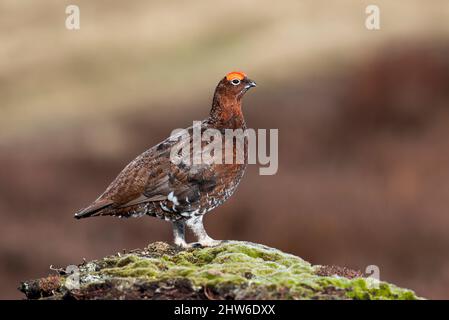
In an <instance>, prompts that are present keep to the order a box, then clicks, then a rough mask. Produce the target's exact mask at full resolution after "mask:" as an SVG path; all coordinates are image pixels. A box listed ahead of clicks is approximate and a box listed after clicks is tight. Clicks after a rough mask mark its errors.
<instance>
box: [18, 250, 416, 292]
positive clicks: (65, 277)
mask: <svg viewBox="0 0 449 320" xmlns="http://www.w3.org/2000/svg"><path fill="white" fill-rule="evenodd" d="M19 289H20V290H21V291H22V292H24V293H25V295H26V297H27V298H28V299H43V298H44V299H82V300H83V299H399V300H409V299H420V298H419V297H417V296H416V295H415V293H414V292H413V291H411V290H408V289H402V288H399V287H397V286H395V285H393V284H389V283H386V282H383V281H377V280H376V279H373V278H369V277H363V275H362V274H361V273H360V272H358V271H354V270H350V269H347V268H342V267H336V266H313V265H311V264H310V263H308V262H306V261H304V260H302V259H301V258H299V257H296V256H294V255H291V254H287V253H284V252H281V251H279V250H276V249H273V248H270V247H267V246H263V245H260V244H254V243H249V242H237V241H229V242H224V243H223V244H221V245H219V246H217V247H212V248H195V249H189V250H182V249H180V248H177V247H174V246H171V245H169V244H166V243H163V242H155V243H152V244H150V245H149V246H148V247H147V248H145V249H139V250H132V251H130V252H127V253H124V254H119V253H118V254H116V255H113V256H108V257H105V258H103V259H101V260H95V261H90V262H84V263H82V264H80V265H78V266H71V267H70V268H67V269H66V270H65V271H64V270H60V271H59V274H58V275H51V276H49V277H47V278H42V279H37V280H31V281H26V282H23V283H22V284H21V286H20V288H19Z"/></svg>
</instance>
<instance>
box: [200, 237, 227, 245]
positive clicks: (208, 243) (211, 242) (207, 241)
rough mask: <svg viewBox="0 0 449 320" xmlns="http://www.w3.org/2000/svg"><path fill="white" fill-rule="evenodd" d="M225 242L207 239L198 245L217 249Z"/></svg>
mask: <svg viewBox="0 0 449 320" xmlns="http://www.w3.org/2000/svg"><path fill="white" fill-rule="evenodd" d="M222 242H223V241H221V240H214V239H212V238H207V239H204V240H200V241H198V242H197V243H198V244H199V245H200V246H201V247H216V246H218V245H220V244H221V243H222Z"/></svg>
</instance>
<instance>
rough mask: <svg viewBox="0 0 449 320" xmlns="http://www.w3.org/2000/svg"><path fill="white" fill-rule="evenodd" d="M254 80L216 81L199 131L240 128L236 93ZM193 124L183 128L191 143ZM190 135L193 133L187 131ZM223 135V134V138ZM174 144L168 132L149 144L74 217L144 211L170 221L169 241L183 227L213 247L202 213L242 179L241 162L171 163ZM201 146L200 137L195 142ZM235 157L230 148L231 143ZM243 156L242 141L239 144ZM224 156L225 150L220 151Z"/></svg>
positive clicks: (177, 238) (237, 76) (234, 75)
mask: <svg viewBox="0 0 449 320" xmlns="http://www.w3.org/2000/svg"><path fill="white" fill-rule="evenodd" d="M255 86H256V84H255V82H254V81H252V80H250V79H248V78H247V76H246V75H245V74H244V73H242V72H231V73H228V74H227V75H226V77H224V78H223V79H222V80H221V81H220V82H219V83H218V85H217V87H216V89H215V93H214V97H213V101H212V108H211V111H210V115H209V117H208V118H207V119H206V120H204V121H202V122H201V124H200V126H199V127H200V130H201V133H203V132H205V131H206V130H208V129H214V130H213V131H214V132H220V133H223V134H224V133H225V131H226V129H232V130H237V129H242V130H245V129H246V126H245V120H244V118H243V114H242V102H241V101H242V97H243V95H244V94H245V93H246V92H247V91H248V90H249V89H250V88H251V87H255ZM194 127H195V126H193V127H190V128H188V129H185V132H187V133H188V134H189V135H188V136H189V137H190V141H189V140H188V141H187V142H190V145H192V143H195V142H194V141H192V140H193V139H194V138H193V137H192V133H193V131H194ZM193 135H194V134H193ZM224 140H225V139H224V138H223V141H224ZM177 143H179V139H174V138H173V136H171V137H169V138H167V139H166V140H164V141H162V142H161V143H159V144H157V145H155V146H154V147H152V148H150V149H149V150H147V151H145V152H144V153H142V154H141V155H140V156H138V157H137V158H136V159H134V160H133V161H132V162H131V163H129V164H128V165H127V166H126V167H125V168H124V169H123V170H122V172H120V174H119V175H118V176H117V178H116V179H115V180H114V181H113V182H112V183H111V184H110V185H109V187H108V188H107V189H106V191H105V192H104V193H103V194H102V195H101V196H100V197H99V198H98V199H97V200H95V201H94V202H93V203H92V204H91V205H90V206H88V207H87V208H85V209H82V210H80V211H79V212H78V213H76V214H75V218H77V219H81V218H87V217H94V216H117V217H140V216H143V215H149V216H153V217H157V218H161V219H165V220H167V221H171V222H172V223H173V234H174V242H175V244H176V245H179V246H182V247H188V246H191V244H187V243H186V241H185V226H187V227H189V228H190V229H191V230H192V231H193V233H194V234H195V236H196V237H197V238H198V243H195V244H194V245H201V246H213V245H217V244H219V243H220V241H217V240H213V239H212V238H210V237H209V236H208V235H207V233H206V231H205V229H204V226H203V216H204V214H206V213H207V212H209V211H210V210H212V209H214V208H216V207H218V206H219V205H221V204H222V203H223V202H225V201H226V200H227V199H228V198H229V197H230V196H231V195H232V194H233V193H234V191H235V189H236V187H237V185H238V184H239V182H240V179H241V178H242V177H243V174H244V172H245V168H246V162H247V161H243V162H240V163H236V161H233V162H232V163H230V164H229V161H226V162H225V161H224V160H223V161H214V162H212V163H200V164H197V163H195V161H191V162H190V163H189V162H188V161H187V164H186V161H184V162H180V163H178V164H176V162H175V161H172V159H171V154H172V152H171V151H172V148H174V147H175V145H176V144H177ZM205 144H207V142H206V143H205V142H204V141H202V142H201V145H202V146H204V145H205ZM232 148H233V149H232V152H233V153H234V155H233V156H234V157H236V154H235V153H236V147H235V146H233V147H232ZM243 148H244V154H247V142H246V140H245V142H244V144H243ZM222 157H223V159H224V157H225V152H223V153H222Z"/></svg>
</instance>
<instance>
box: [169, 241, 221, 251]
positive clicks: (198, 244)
mask: <svg viewBox="0 0 449 320" xmlns="http://www.w3.org/2000/svg"><path fill="white" fill-rule="evenodd" d="M221 243H222V241H221V240H214V239H207V240H203V241H199V242H191V243H186V242H184V243H175V245H177V246H179V247H181V248H184V249H197V248H205V247H216V246H218V245H220V244H221Z"/></svg>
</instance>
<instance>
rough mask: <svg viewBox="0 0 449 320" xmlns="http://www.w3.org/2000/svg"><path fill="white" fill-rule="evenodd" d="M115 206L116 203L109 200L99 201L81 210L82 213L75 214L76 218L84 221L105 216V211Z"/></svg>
mask: <svg viewBox="0 0 449 320" xmlns="http://www.w3.org/2000/svg"><path fill="white" fill-rule="evenodd" d="M113 204H114V202H113V201H112V200H108V199H103V200H97V201H95V202H94V203H92V204H91V205H90V206H88V207H87V208H84V209H81V210H80V211H78V212H77V213H75V218H76V219H82V218H88V217H95V216H101V215H103V212H104V210H105V209H108V208H109V207H111V206H112V205H113Z"/></svg>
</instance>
